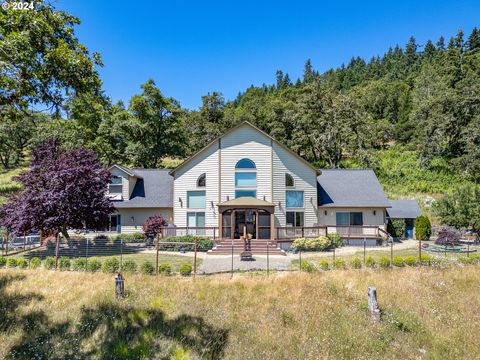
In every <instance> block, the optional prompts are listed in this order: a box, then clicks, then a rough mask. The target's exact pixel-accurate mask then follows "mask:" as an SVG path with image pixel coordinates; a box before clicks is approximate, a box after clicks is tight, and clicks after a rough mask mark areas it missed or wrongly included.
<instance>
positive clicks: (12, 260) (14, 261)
mask: <svg viewBox="0 0 480 360" xmlns="http://www.w3.org/2000/svg"><path fill="white" fill-rule="evenodd" d="M6 266H7V268H14V267H17V259H15V258H12V257H9V258H7V263H6Z"/></svg>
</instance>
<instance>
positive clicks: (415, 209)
mask: <svg viewBox="0 0 480 360" xmlns="http://www.w3.org/2000/svg"><path fill="white" fill-rule="evenodd" d="M389 202H390V205H391V208H390V209H387V212H388V217H389V218H390V219H415V218H416V217H417V216H420V215H422V210H420V207H419V206H418V203H417V201H416V200H389Z"/></svg>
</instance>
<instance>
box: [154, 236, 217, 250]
mask: <svg viewBox="0 0 480 360" xmlns="http://www.w3.org/2000/svg"><path fill="white" fill-rule="evenodd" d="M195 239H196V240H197V251H208V250H210V249H212V248H213V246H214V243H213V241H212V240H210V239H209V238H208V237H205V236H193V235H184V236H168V237H166V238H164V239H162V241H166V242H187V243H191V245H190V244H181V245H180V244H172V245H170V244H160V245H159V249H160V250H165V251H180V250H185V251H193V250H194V242H195Z"/></svg>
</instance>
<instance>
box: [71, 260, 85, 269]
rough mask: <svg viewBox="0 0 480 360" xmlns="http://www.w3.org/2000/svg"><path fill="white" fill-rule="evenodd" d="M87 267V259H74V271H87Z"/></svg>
mask: <svg viewBox="0 0 480 360" xmlns="http://www.w3.org/2000/svg"><path fill="white" fill-rule="evenodd" d="M86 268H87V259H85V258H77V259H73V260H72V270H73V271H85V270H86Z"/></svg>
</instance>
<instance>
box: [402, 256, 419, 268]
mask: <svg viewBox="0 0 480 360" xmlns="http://www.w3.org/2000/svg"><path fill="white" fill-rule="evenodd" d="M403 261H404V262H405V265H408V266H417V265H418V258H416V257H415V256H405V258H404V259H403Z"/></svg>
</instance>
